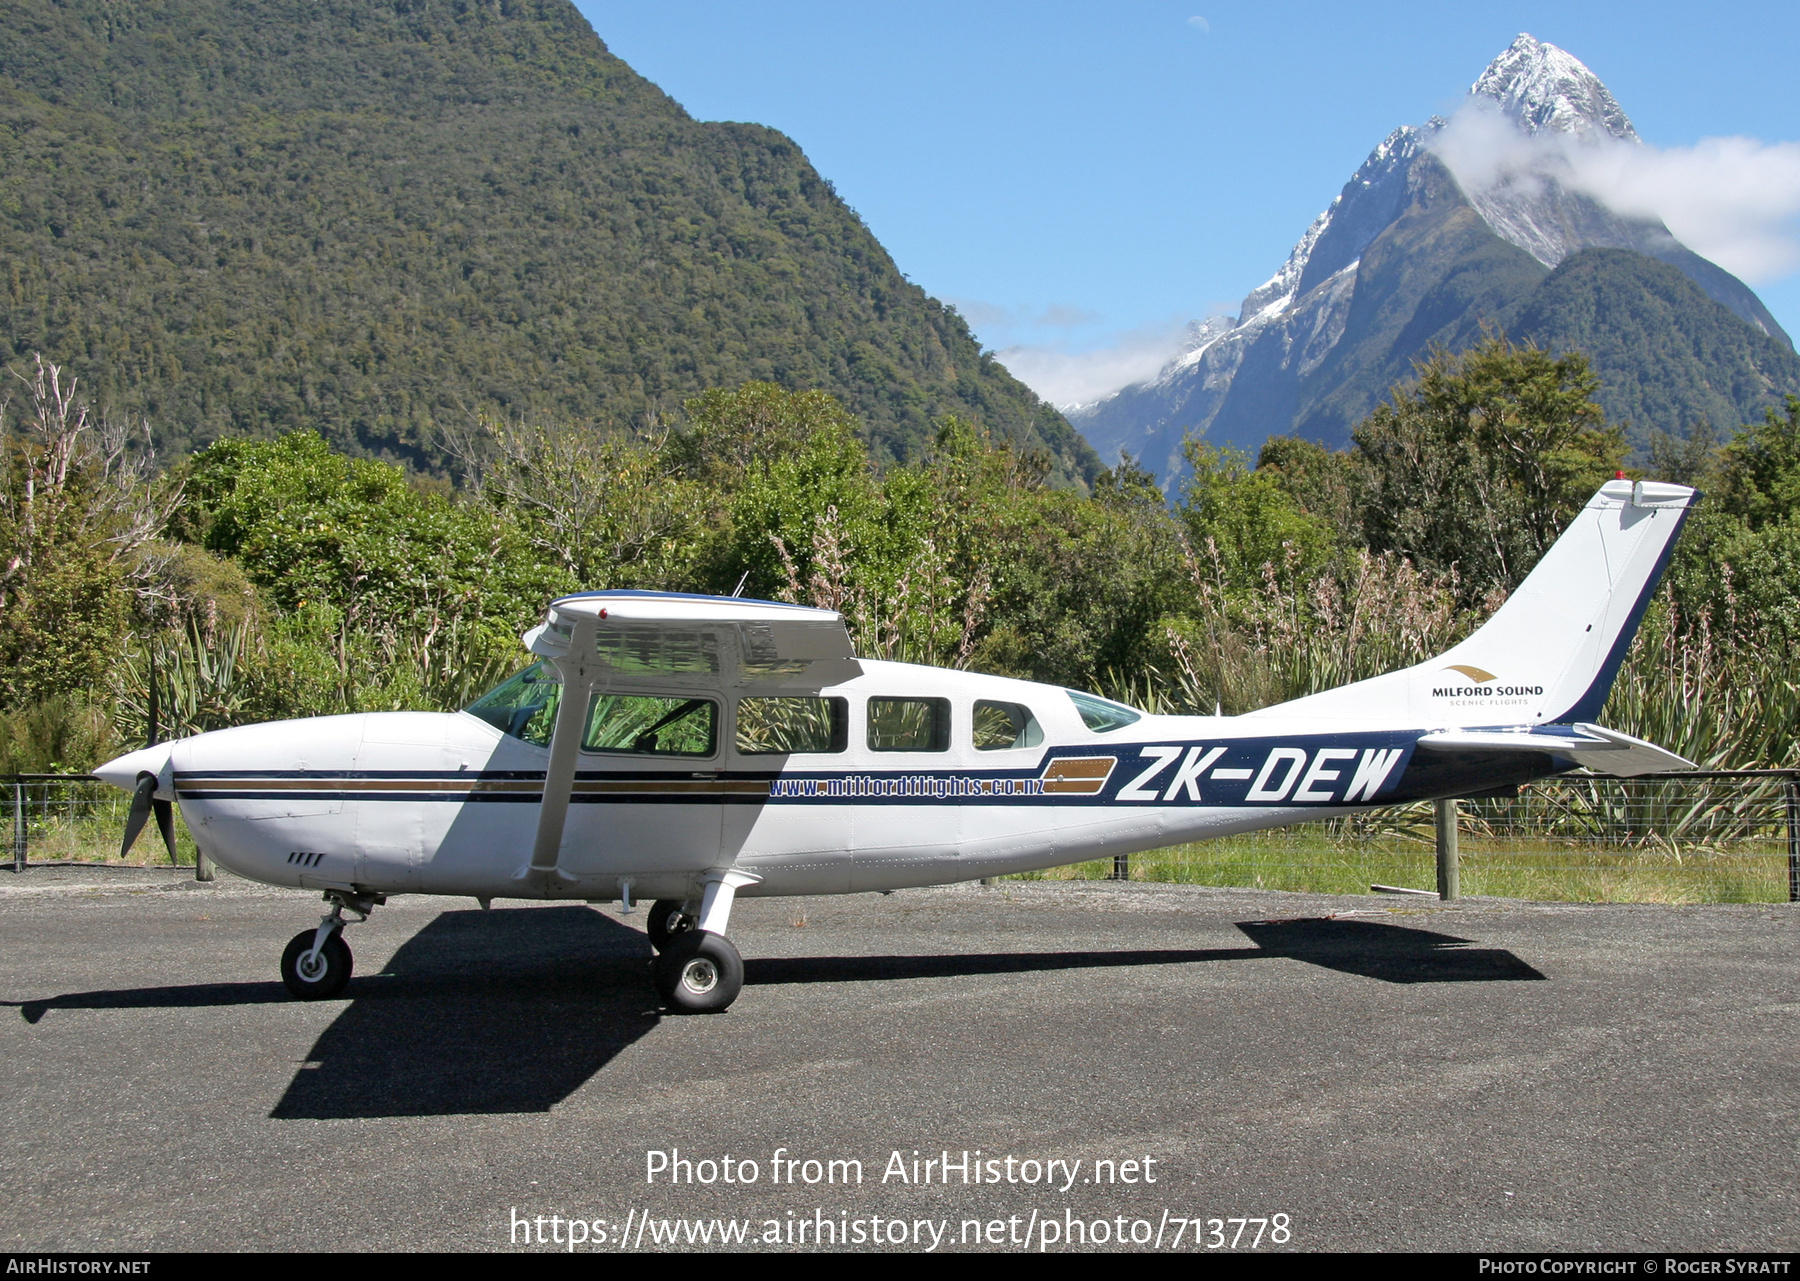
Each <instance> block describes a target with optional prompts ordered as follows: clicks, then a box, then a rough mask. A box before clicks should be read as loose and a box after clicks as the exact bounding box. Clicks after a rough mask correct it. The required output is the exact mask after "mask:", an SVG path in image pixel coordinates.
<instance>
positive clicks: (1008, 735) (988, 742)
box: [969, 699, 1044, 752]
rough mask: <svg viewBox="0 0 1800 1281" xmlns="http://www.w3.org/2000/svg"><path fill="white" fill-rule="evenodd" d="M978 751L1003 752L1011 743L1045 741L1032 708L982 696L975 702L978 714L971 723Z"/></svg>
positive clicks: (1019, 745)
mask: <svg viewBox="0 0 1800 1281" xmlns="http://www.w3.org/2000/svg"><path fill="white" fill-rule="evenodd" d="M969 733H970V735H971V736H972V737H973V739H974V741H975V750H976V751H978V752H999V751H1004V750H1006V749H1007V748H1009V747H1036V746H1038V745H1039V744H1041V743H1042V742H1043V741H1044V731H1043V730H1042V729H1041V728H1040V727H1039V726H1038V723H1037V717H1035V716H1033V715H1032V714H1031V709H1030V708H1029V707H1026V706H1024V705H1022V704H1019V703H994V702H989V701H988V700H987V699H982V700H981V701H980V702H977V703H976V704H975V716H974V719H973V721H972V722H971V724H970V726H969Z"/></svg>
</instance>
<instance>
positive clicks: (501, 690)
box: [464, 662, 562, 747]
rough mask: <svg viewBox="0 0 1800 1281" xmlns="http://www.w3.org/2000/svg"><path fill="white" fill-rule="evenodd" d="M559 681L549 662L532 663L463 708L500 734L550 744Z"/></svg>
mask: <svg viewBox="0 0 1800 1281" xmlns="http://www.w3.org/2000/svg"><path fill="white" fill-rule="evenodd" d="M561 702H562V681H561V680H560V679H559V678H558V677H557V674H556V669H555V668H554V667H552V666H551V665H550V664H549V663H545V662H538V663H533V664H532V665H531V666H530V667H527V668H526V669H525V670H524V671H522V672H520V673H519V674H518V675H517V676H512V677H509V678H508V679H506V680H504V681H502V682H501V683H500V684H499V685H497V686H495V687H494V688H493V689H491V690H489V691H488V692H487V693H485V694H483V695H482V696H481V697H480V698H478V699H476V700H475V701H474V702H473V703H470V704H469V705H468V707H467V708H465V709H464V710H465V711H467V712H468V713H469V715H471V716H479V717H480V718H481V719H482V720H484V721H486V722H487V723H488V724H489V725H492V726H493V727H494V728H495V729H497V730H499V731H500V732H501V733H502V734H510V735H512V737H514V738H521V739H524V740H525V741H526V742H527V743H535V744H536V745H537V746H539V747H548V746H550V734H551V731H553V730H554V729H555V728H556V708H557V704H559V703H561Z"/></svg>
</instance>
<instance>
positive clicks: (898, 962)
mask: <svg viewBox="0 0 1800 1281" xmlns="http://www.w3.org/2000/svg"><path fill="white" fill-rule="evenodd" d="M1238 928H1239V929H1240V930H1242V931H1243V932H1244V933H1245V934H1246V935H1248V936H1249V937H1250V939H1251V941H1252V942H1254V943H1255V944H1256V946H1255V947H1248V948H1187V949H1181V948H1165V949H1155V950H1141V951H1124V950H1119V951H1083V952H1077V951H1070V952H1007V953H983V954H973V955H971V954H966V953H965V954H955V953H953V954H949V955H929V956H842V957H795V958H764V959H760V960H752V961H749V962H747V963H746V965H745V967H744V968H745V979H746V981H747V983H748V984H751V985H771V984H786V983H857V982H871V981H892V980H904V979H930V978H954V977H959V976H968V975H983V974H1023V973H1035V972H1049V971H1056V970H1076V969H1116V968H1120V967H1128V966H1145V965H1181V964H1189V963H1194V962H1203V961H1206V962H1210V961H1250V960H1259V959H1267V958H1271V957H1286V958H1290V959H1292V960H1297V961H1304V962H1307V963H1308V964H1311V965H1317V966H1321V967H1323V968H1325V969H1330V970H1337V971H1340V972H1342V973H1346V974H1355V975H1360V976H1363V977H1367V978H1374V979H1380V980H1382V981H1384V982H1388V983H1455V982H1495V981H1509V980H1521V979H1525V980H1530V979H1542V978H1543V977H1544V975H1542V974H1541V973H1539V972H1538V971H1537V970H1536V969H1534V968H1532V967H1531V966H1530V965H1528V964H1526V963H1525V962H1524V961H1522V960H1520V959H1519V958H1518V957H1516V956H1514V955H1513V954H1512V953H1511V952H1508V951H1505V950H1504V949H1499V948H1471V947H1466V946H1464V945H1465V944H1466V943H1467V942H1468V940H1466V939H1461V938H1458V937H1456V936H1455V935H1450V934H1439V933H1436V932H1434V931H1431V930H1420V929H1411V928H1407V927H1404V926H1398V925H1386V924H1380V923H1377V922H1373V921H1359V920H1334V919H1330V918H1307V919H1300V920H1287V921H1246V922H1241V923H1240V924H1239V925H1238ZM352 937H353V938H354V936H352ZM650 955H651V953H650V945H649V942H648V940H646V939H645V938H644V936H643V935H642V934H640V933H639V932H637V931H636V930H634V929H631V928H629V927H627V926H624V925H621V924H620V923H619V922H617V921H614V920H612V919H611V918H609V917H606V916H603V915H601V914H600V913H599V912H595V911H592V910H590V909H588V908H586V907H546V908H538V909H534V910H531V911H519V910H502V911H497V912H445V913H443V914H441V915H439V916H438V917H436V918H435V919H434V920H432V922H431V923H430V924H428V925H427V926H426V927H425V928H424V929H422V930H420V931H419V932H418V933H417V934H415V935H414V936H413V937H412V938H411V939H409V940H407V942H406V943H404V944H403V945H402V946H401V947H400V949H399V950H398V951H397V952H395V953H394V956H393V959H392V960H390V961H389V962H388V965H387V967H386V968H385V969H384V970H383V971H382V972H381V973H379V974H374V975H365V976H363V977H358V978H355V979H352V980H351V983H350V987H349V989H348V995H349V996H350V997H351V1000H350V1002H349V1004H348V1005H346V1006H345V1007H344V1009H343V1010H342V1012H340V1013H339V1015H338V1016H337V1018H336V1019H334V1020H333V1021H332V1023H331V1025H330V1026H329V1027H328V1028H326V1029H325V1031H324V1032H323V1033H321V1034H320V1036H319V1038H318V1040H317V1041H316V1042H315V1043H314V1045H313V1047H312V1050H311V1051H310V1052H309V1053H308V1055H307V1058H306V1064H305V1066H303V1067H302V1068H301V1069H300V1070H299V1071H297V1072H295V1073H294V1076H293V1079H292V1081H291V1082H290V1083H289V1085H288V1087H287V1090H286V1092H285V1093H284V1094H283V1096H282V1098H281V1100H280V1102H278V1103H277V1104H276V1105H275V1107H274V1109H273V1111H272V1112H271V1113H270V1115H271V1116H272V1117H275V1118H277V1119H323V1118H349V1117H388V1116H444V1115H456V1114H469V1113H513V1112H545V1111H548V1110H549V1109H550V1108H552V1107H554V1106H555V1105H556V1104H557V1103H560V1102H561V1101H562V1100H563V1099H565V1098H567V1097H568V1096H569V1095H570V1094H573V1093H574V1092H575V1091H576V1090H578V1089H580V1088H581V1087H582V1086H583V1085H585V1084H586V1083H587V1082H588V1080H589V1079H590V1078H591V1077H593V1075H594V1074H595V1073H596V1072H598V1071H599V1070H600V1069H601V1068H603V1067H604V1066H605V1065H606V1064H607V1063H608V1062H610V1061H611V1060H612V1059H613V1058H614V1056H616V1055H617V1054H619V1053H620V1052H621V1051H622V1050H624V1049H625V1048H626V1047H627V1046H629V1045H631V1044H632V1043H633V1042H634V1041H636V1040H638V1039H639V1038H640V1037H643V1036H644V1035H646V1034H647V1033H648V1032H649V1031H650V1030H651V1029H652V1028H654V1027H655V1026H656V1025H657V1022H658V1020H659V1019H660V1017H661V1016H660V1013H659V1011H658V1009H657V1008H656V998H655V995H654V993H653V991H652V989H651V986H650V983H649V981H648V978H649V975H648V968H649V967H648V965H647V962H648V960H649V958H650ZM292 999H293V998H292V997H290V996H289V995H288V994H287V991H286V989H285V988H283V987H282V985H281V984H280V983H275V982H269V983H209V984H207V983H203V984H192V985H188V986H181V987H148V988H128V989H121V990H116V991H97V992H80V993H72V994H70V995H66V996H58V997H52V998H49V999H47V1000H38V1001H25V1002H7V1004H18V1005H19V1007H20V1013H21V1014H22V1015H23V1016H24V1018H25V1020H26V1021H27V1022H29V1023H37V1022H38V1021H39V1020H41V1019H42V1018H43V1017H44V1015H45V1014H46V1013H47V1012H48V1011H50V1010H53V1009H59V1010H129V1009H197V1008H203V1007H208V1006H231V1005H262V1004H267V1003H272V1002H281V1003H286V1002H289V1001H291V1000H292Z"/></svg>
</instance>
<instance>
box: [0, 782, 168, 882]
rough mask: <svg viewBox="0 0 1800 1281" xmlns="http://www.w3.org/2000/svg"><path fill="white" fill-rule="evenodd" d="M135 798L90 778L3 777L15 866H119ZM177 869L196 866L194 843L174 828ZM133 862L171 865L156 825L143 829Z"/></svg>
mask: <svg viewBox="0 0 1800 1281" xmlns="http://www.w3.org/2000/svg"><path fill="white" fill-rule="evenodd" d="M130 810H131V795H130V794H129V793H127V792H122V791H120V790H119V789H118V788H116V787H113V786H111V785H109V784H106V783H102V782H101V781H100V780H99V779H97V778H95V777H94V776H93V775H92V774H0V814H3V815H4V818H3V821H4V825H5V831H6V833H7V834H8V837H9V838H10V840H11V843H12V868H13V870H14V871H15V872H23V871H24V870H25V869H26V868H27V867H29V866H31V865H33V864H36V865H38V866H44V865H46V864H64V865H66V864H71V863H76V864H94V865H105V864H111V865H119V864H123V863H125V862H126V859H125V858H122V857H121V856H120V853H119V842H120V840H121V839H122V838H123V837H124V835H125V819H126V816H127V815H128V814H129V812H130ZM175 834H176V835H175V850H176V854H177V859H176V861H175V864H174V865H175V866H176V867H187V868H192V867H193V865H194V843H193V841H192V840H191V839H190V838H189V837H188V835H187V833H186V831H185V830H183V829H182V826H181V824H180V823H179V822H177V823H176V825H175ZM130 862H131V863H134V864H142V865H160V866H162V867H168V866H170V859H169V852H168V850H167V849H166V848H165V847H164V846H163V842H162V836H161V835H160V834H159V833H158V832H157V830H156V824H155V823H154V822H148V823H146V824H145V825H144V830H143V831H142V832H141V833H139V835H138V839H137V842H136V845H135V846H134V848H133V849H132V851H131V855H130Z"/></svg>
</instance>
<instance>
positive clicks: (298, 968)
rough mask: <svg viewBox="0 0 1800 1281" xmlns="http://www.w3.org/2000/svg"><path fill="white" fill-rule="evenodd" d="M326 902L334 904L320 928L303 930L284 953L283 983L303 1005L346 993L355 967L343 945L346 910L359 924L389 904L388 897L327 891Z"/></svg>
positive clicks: (347, 949) (282, 964) (347, 946)
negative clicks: (354, 916) (345, 987)
mask: <svg viewBox="0 0 1800 1281" xmlns="http://www.w3.org/2000/svg"><path fill="white" fill-rule="evenodd" d="M325 901H326V902H327V903H329V904H331V911H330V912H328V913H326V914H325V916H324V918H323V919H322V920H320V922H319V926H318V928H317V929H313V930H301V931H300V932H299V933H298V934H296V935H294V937H293V938H292V939H291V940H290V941H289V943H288V945H287V947H286V949H285V950H284V951H283V952H282V953H281V981H282V982H283V983H284V984H286V985H287V990H288V991H290V992H292V993H293V994H294V995H295V996H297V997H299V998H300V999H301V1000H302V1001H326V1000H330V999H331V998H332V997H334V996H336V995H337V994H338V993H339V992H342V991H343V990H344V985H345V984H346V983H348V982H349V981H350V972H351V970H352V969H353V968H354V966H355V960H354V958H353V957H352V956H351V955H350V945H349V944H348V943H346V942H344V926H345V924H346V923H347V922H346V921H345V920H344V910H345V909H346V908H348V909H349V910H350V911H352V912H354V913H356V919H357V920H358V921H366V920H368V919H369V913H370V912H372V911H373V910H374V909H375V908H376V907H378V906H379V905H381V904H382V903H385V902H387V896H386V895H383V894H352V893H347V892H345V891H343V890H326V891H325Z"/></svg>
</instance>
